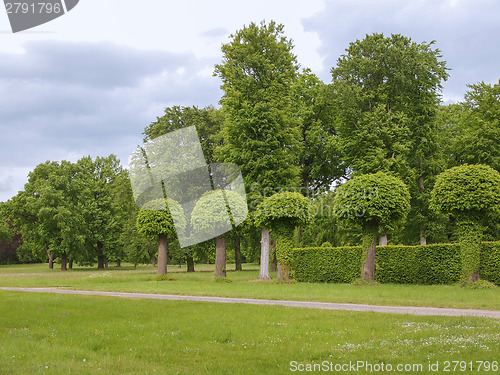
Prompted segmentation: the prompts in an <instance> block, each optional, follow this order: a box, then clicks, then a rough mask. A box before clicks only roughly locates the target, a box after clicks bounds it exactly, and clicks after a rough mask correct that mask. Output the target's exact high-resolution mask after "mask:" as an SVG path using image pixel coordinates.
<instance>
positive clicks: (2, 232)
mask: <svg viewBox="0 0 500 375" xmlns="http://www.w3.org/2000/svg"><path fill="white" fill-rule="evenodd" d="M11 238H12V233H11V231H10V228H9V224H7V222H6V221H4V220H1V219H0V241H7V240H10V239H11Z"/></svg>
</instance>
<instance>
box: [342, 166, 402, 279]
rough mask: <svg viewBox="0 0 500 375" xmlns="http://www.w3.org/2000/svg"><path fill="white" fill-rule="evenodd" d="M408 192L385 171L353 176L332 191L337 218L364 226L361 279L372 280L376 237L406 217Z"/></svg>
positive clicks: (397, 180)
mask: <svg viewBox="0 0 500 375" xmlns="http://www.w3.org/2000/svg"><path fill="white" fill-rule="evenodd" d="M409 210H410V193H409V191H408V188H407V187H406V185H405V184H404V183H403V181H401V180H400V179H399V178H397V177H395V176H393V175H391V174H388V173H384V172H377V173H374V174H365V175H359V176H355V177H353V178H352V179H351V180H349V181H348V182H346V183H345V184H343V185H341V186H339V187H338V188H337V189H336V191H335V198H334V212H335V214H336V215H338V217H339V219H341V220H344V221H346V222H348V223H353V224H359V225H361V227H362V228H363V240H362V246H363V255H362V268H361V278H362V279H372V280H374V279H375V255H376V254H375V253H376V246H377V237H378V235H379V234H380V233H382V232H384V231H385V230H387V229H392V228H395V227H396V226H397V225H398V224H401V223H402V222H404V220H405V219H406V215H407V214H408V212H409Z"/></svg>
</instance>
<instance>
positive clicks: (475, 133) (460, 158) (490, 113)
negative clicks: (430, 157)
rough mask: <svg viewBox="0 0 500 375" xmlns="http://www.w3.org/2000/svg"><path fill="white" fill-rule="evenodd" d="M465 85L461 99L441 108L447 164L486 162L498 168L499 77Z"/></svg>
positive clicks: (499, 127) (499, 152)
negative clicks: (492, 81)
mask: <svg viewBox="0 0 500 375" xmlns="http://www.w3.org/2000/svg"><path fill="white" fill-rule="evenodd" d="M468 87H469V89H470V90H469V91H467V93H466V94H465V100H464V101H463V102H462V103H458V104H453V105H450V106H447V107H446V108H445V109H444V110H443V111H444V112H445V114H446V116H442V117H443V120H442V124H441V125H442V126H447V128H448V129H447V130H448V132H447V133H446V136H447V138H446V139H444V141H445V142H446V143H447V144H448V149H447V151H448V152H447V155H446V156H447V159H448V161H449V166H450V167H453V166H457V165H460V164H464V163H468V164H486V165H489V166H490V167H492V168H494V169H496V170H497V171H500V141H499V139H500V81H499V83H497V84H495V85H488V84H486V83H484V82H480V83H477V84H472V85H468Z"/></svg>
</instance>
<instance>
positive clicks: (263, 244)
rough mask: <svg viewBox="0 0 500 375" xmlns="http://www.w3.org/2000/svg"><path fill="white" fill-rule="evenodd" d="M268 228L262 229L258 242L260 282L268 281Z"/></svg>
mask: <svg viewBox="0 0 500 375" xmlns="http://www.w3.org/2000/svg"><path fill="white" fill-rule="evenodd" d="M270 278H271V277H270V276H269V228H262V233H261V240H260V273H259V279H260V280H269V279H270Z"/></svg>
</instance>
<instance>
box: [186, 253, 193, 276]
mask: <svg viewBox="0 0 500 375" xmlns="http://www.w3.org/2000/svg"><path fill="white" fill-rule="evenodd" d="M186 262H187V271H188V272H194V259H193V257H192V256H191V255H186Z"/></svg>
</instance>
